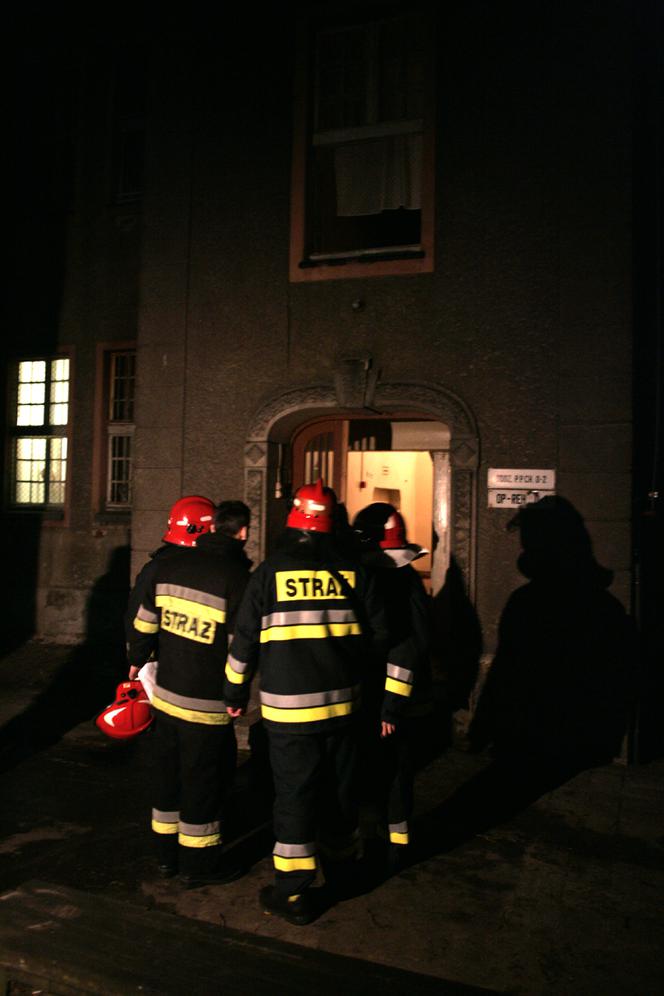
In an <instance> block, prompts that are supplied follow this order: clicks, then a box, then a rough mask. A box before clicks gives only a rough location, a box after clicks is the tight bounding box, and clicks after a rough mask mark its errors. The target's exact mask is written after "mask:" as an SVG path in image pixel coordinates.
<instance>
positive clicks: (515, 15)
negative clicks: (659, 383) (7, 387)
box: [133, 0, 631, 651]
mask: <svg viewBox="0 0 664 996" xmlns="http://www.w3.org/2000/svg"><path fill="white" fill-rule="evenodd" d="M517 8H519V10H520V9H521V8H520V5H513V6H512V5H508V6H507V7H505V6H504V5H502V6H501V7H500V8H498V7H497V6H496V5H490V4H485V3H480V2H470V3H468V4H462V5H456V9H454V10H452V9H449V10H448V9H446V10H445V11H444V12H441V13H440V15H439V19H440V24H439V33H438V38H437V51H438V65H439V72H438V112H437V115H438V116H437V122H438V131H439V143H438V158H437V168H436V185H437V186H436V191H437V194H436V201H437V215H436V267H435V271H434V272H433V273H432V274H422V275H415V276H406V277H397V276H394V277H380V278H372V277H371V270H370V265H367V276H366V277H365V278H361V279H344V278H343V272H342V268H341V267H340V268H339V273H338V279H334V280H326V281H321V282H316V281H310V282H308V283H303V284H290V283H289V281H288V246H289V198H290V166H291V144H290V143H291V137H292V127H291V110H292V100H293V95H292V90H291V72H290V67H291V65H292V61H293V60H292V56H293V44H294V37H295V34H294V31H293V29H292V23H291V22H290V21H289V18H288V17H287V16H284V8H283V7H281V6H280V7H279V9H278V10H276V9H275V10H271V9H269V8H268V9H267V10H265V11H264V13H263V14H262V15H261V18H262V20H261V22H260V23H253V24H252V25H251V31H249V30H246V31H245V30H240V29H241V28H242V27H243V25H242V24H240V22H241V20H242V15H237V16H238V23H237V25H235V27H236V28H237V30H233V31H231V32H219V33H215V32H210V31H209V30H207V28H206V30H205V32H204V31H203V30H200V31H197V30H196V28H195V27H190V29H189V30H190V34H189V35H187V33H186V31H185V32H184V33H183V32H182V30H180V27H181V26H179V25H175V24H173V25H171V29H170V30H169V25H168V23H166V24H165V25H164V26H162V35H161V38H160V40H159V42H158V44H157V46H156V49H155V53H154V56H155V57H154V73H153V88H152V98H151V107H152V115H151V123H150V129H149V150H148V173H149V184H148V190H149V195H148V198H147V200H146V204H145V215H144V239H143V269H142V296H141V320H140V332H139V384H138V404H137V409H138V410H137V436H136V444H137V454H136V458H137V466H136V477H135V486H136V487H135V495H136V498H135V512H134V520H133V546H134V553H133V556H134V566H135V567H137V566H140V563H142V561H143V560H144V559H145V555H146V553H147V552H148V551H149V550H151V549H154V547H155V546H157V545H158V542H159V537H160V536H161V533H162V531H163V525H164V521H165V516H166V514H167V510H168V507H169V505H170V503H171V502H172V501H173V500H174V499H175V498H177V497H178V496H179V495H180V494H182V493H192V492H195V493H202V494H209V496H210V497H212V498H213V499H215V500H218V499H221V498H229V497H238V496H242V494H243V491H244V481H243V467H244V447H245V442H246V440H247V439H248V435H249V431H250V427H251V425H252V420H253V419H254V417H255V413H256V411H258V410H259V409H260V408H261V406H263V405H265V404H267V403H268V401H269V399H270V398H272V397H274V396H276V395H279V394H282V393H284V392H286V391H288V390H289V389H290V388H295V387H300V386H302V385H308V384H309V385H323V386H324V387H330V386H331V385H332V383H333V380H334V372H335V368H336V364H337V363H338V361H339V359H340V358H341V357H343V356H347V355H353V356H366V357H371V359H372V364H373V369H374V371H376V372H377V373H378V374H379V377H380V380H381V382H384V383H394V382H399V383H402V382H412V383H419V384H431V385H435V386H436V387H437V388H440V389H443V390H448V391H450V392H452V393H453V394H454V395H455V396H457V397H460V398H463V399H464V400H465V402H466V403H467V404H468V406H469V407H470V409H471V410H472V411H473V413H474V415H475V417H476V419H477V425H478V433H479V439H480V442H481V452H480V467H479V473H478V482H479V486H478V494H477V499H478V501H477V514H476V521H475V530H476V551H477V592H476V605H477V610H478V613H479V616H480V620H481V624H482V628H483V632H484V640H485V647H486V649H487V650H488V651H490V650H491V648H492V647H493V646H494V645H495V638H496V629H497V624H498V620H499V618H500V613H501V611H502V608H503V606H504V604H505V600H506V598H507V596H508V595H509V594H510V592H511V591H512V590H513V589H514V588H515V587H516V586H517V585H519V584H520V583H522V582H523V580H524V579H523V578H522V577H521V575H520V574H519V573H518V571H517V568H516V559H517V555H518V552H519V551H518V541H517V539H516V538H515V536H514V534H510V533H508V532H507V531H506V525H507V522H508V519H509V518H510V513H508V512H506V511H503V510H497V509H489V508H488V507H487V490H486V479H487V470H488V468H489V467H517V468H518V467H523V468H528V467H544V468H555V469H556V471H557V480H558V491H559V493H560V494H563V495H565V497H567V498H568V499H570V500H571V501H572V502H573V503H574V504H575V505H576V507H577V508H578V510H579V511H580V512H581V514H582V515H583V516H584V518H585V519H586V523H587V525H588V528H589V530H590V533H591V536H592V538H593V541H594V545H595V552H596V555H597V557H598V559H599V560H600V561H601V562H602V563H603V564H605V565H606V566H607V567H610V568H612V569H613V570H614V571H615V580H614V584H613V590H614V591H615V593H616V594H617V595H618V596H619V597H620V598H621V599H622V600H623V601H624V602H625V603H627V602H628V601H629V589H630V500H629V487H630V460H631V453H630V432H631V430H630V422H631V387H630V378H631V374H630V370H631V346H630V341H631V339H630V337H631V315H630V294H631V287H630V266H631V264H630V253H631V247H630V169H631V164H630V108H629V90H630V79H629V71H630V69H629V59H630V39H629V32H630V24H629V9H628V5H627V4H626V3H622V2H619V0H615V2H611V3H608V4H606V5H603V7H602V16H601V18H600V17H599V15H596V5H594V4H592V3H590V2H589V0H581V2H579V3H578V4H575V5H573V6H572V5H559V6H548V7H547V8H546V10H544V9H540V8H536V9H531V10H529V13H528V17H527V19H525V18H524V19H523V20H522V19H521V18H520V16H519V11H517ZM208 27H209V26H208ZM244 28H248V25H244ZM220 46H221V47H220ZM588 51H593V53H594V54H595V55H594V60H593V64H592V67H589V64H588V58H587V53H588ZM248 65H252V66H254V67H257V66H260V67H261V71H260V74H251V73H249V74H248V73H247V71H246V68H247V66H248ZM591 70H592V71H591ZM266 81H269V85H268V84H267V83H266ZM358 302H359V305H358ZM284 517H285V508H284Z"/></svg>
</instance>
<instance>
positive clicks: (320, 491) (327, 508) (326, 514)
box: [286, 477, 337, 533]
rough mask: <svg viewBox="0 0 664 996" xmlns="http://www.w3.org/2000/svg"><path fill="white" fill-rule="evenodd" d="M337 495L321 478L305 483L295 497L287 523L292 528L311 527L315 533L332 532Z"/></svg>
mask: <svg viewBox="0 0 664 996" xmlns="http://www.w3.org/2000/svg"><path fill="white" fill-rule="evenodd" d="M336 507H337V496H336V495H335V493H334V491H333V490H332V488H326V487H325V486H324V484H323V482H322V480H321V479H320V477H319V478H318V480H317V481H316V483H315V484H304V485H303V486H302V487H301V488H298V489H297V491H296V492H295V497H294V498H293V507H292V508H291V510H290V512H289V513H288V518H287V520H286V525H287V526H288V527H290V528H291V529H309V530H310V531H311V532H314V533H331V532H332V529H333V525H334V522H333V517H334V511H335V509H336Z"/></svg>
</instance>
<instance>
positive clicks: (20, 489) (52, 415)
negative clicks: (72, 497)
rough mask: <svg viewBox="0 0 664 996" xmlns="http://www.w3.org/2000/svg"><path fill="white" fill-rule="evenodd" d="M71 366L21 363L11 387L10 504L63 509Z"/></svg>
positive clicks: (62, 360)
mask: <svg viewBox="0 0 664 996" xmlns="http://www.w3.org/2000/svg"><path fill="white" fill-rule="evenodd" d="M69 378H70V362H69V359H68V358H67V357H64V356H60V357H55V358H48V359H47V358H44V359H33V360H20V361H19V362H18V364H17V366H16V380H15V384H14V395H15V406H14V419H13V420H12V422H13V424H12V436H13V438H12V461H11V481H10V503H11V504H12V505H15V506H17V507H23V508H27V507H33V508H34V507H42V508H43V507H54V508H57V507H63V506H64V503H65V489H66V484H67V428H68V424H69Z"/></svg>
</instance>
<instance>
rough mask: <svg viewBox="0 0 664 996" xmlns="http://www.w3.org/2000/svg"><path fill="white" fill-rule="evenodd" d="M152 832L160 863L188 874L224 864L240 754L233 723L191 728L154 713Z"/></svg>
mask: <svg viewBox="0 0 664 996" xmlns="http://www.w3.org/2000/svg"><path fill="white" fill-rule="evenodd" d="M152 742H153V784H152V793H153V795H152V797H153V809H152V829H153V831H154V840H155V844H156V848H157V858H158V860H159V862H160V863H162V864H168V865H170V866H172V867H177V868H178V869H179V870H180V871H181V872H182V873H184V874H187V875H198V874H209V873H210V872H213V871H214V870H215V869H216V867H217V863H218V861H219V856H220V851H221V842H222V833H221V817H222V808H223V801H224V796H225V795H226V793H227V792H228V790H229V789H230V786H231V784H232V779H233V774H234V771H235V761H236V754H237V747H236V740H235V731H234V729H233V725H232V723H228V724H226V725H220V726H216V725H208V724H205V723H191V722H188V721H186V720H183V719H178V718H176V717H173V716H169V715H168V714H166V713H164V712H160V711H155V723H154V733H153V737H152Z"/></svg>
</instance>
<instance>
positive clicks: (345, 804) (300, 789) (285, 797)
mask: <svg viewBox="0 0 664 996" xmlns="http://www.w3.org/2000/svg"><path fill="white" fill-rule="evenodd" d="M268 743H269V752H270V765H271V767H272V774H273V778H274V791H275V800H274V808H273V818H274V834H275V837H276V843H275V846H274V853H273V859H274V867H275V885H276V888H277V891H278V892H279V893H281V894H282V895H288V896H294V895H299V894H300V893H302V892H303V891H304V890H305V889H307V888H308V887H309V886H310V885H312V883H313V881H314V879H315V877H316V869H317V865H318V855H319V854H320V856H321V857H322V859H323V863H324V864H325V862H326V861H329V862H330V863H334V862H344V861H346V860H353V859H354V858H355V857H356V856H357V849H358V843H359V834H358V810H357V801H356V795H355V773H356V772H355V769H356V759H357V735H356V725H355V723H354V722H353V723H350V724H344V725H342V726H341V727H340V728H339V729H338V730H334V732H326V733H313V734H308V733H300V734H296V733H286V732H284V733H282V732H280V731H275V730H274V728H272V727H271V728H268ZM328 874H329V872H328V871H327V866H326V877H327V875H328Z"/></svg>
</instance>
